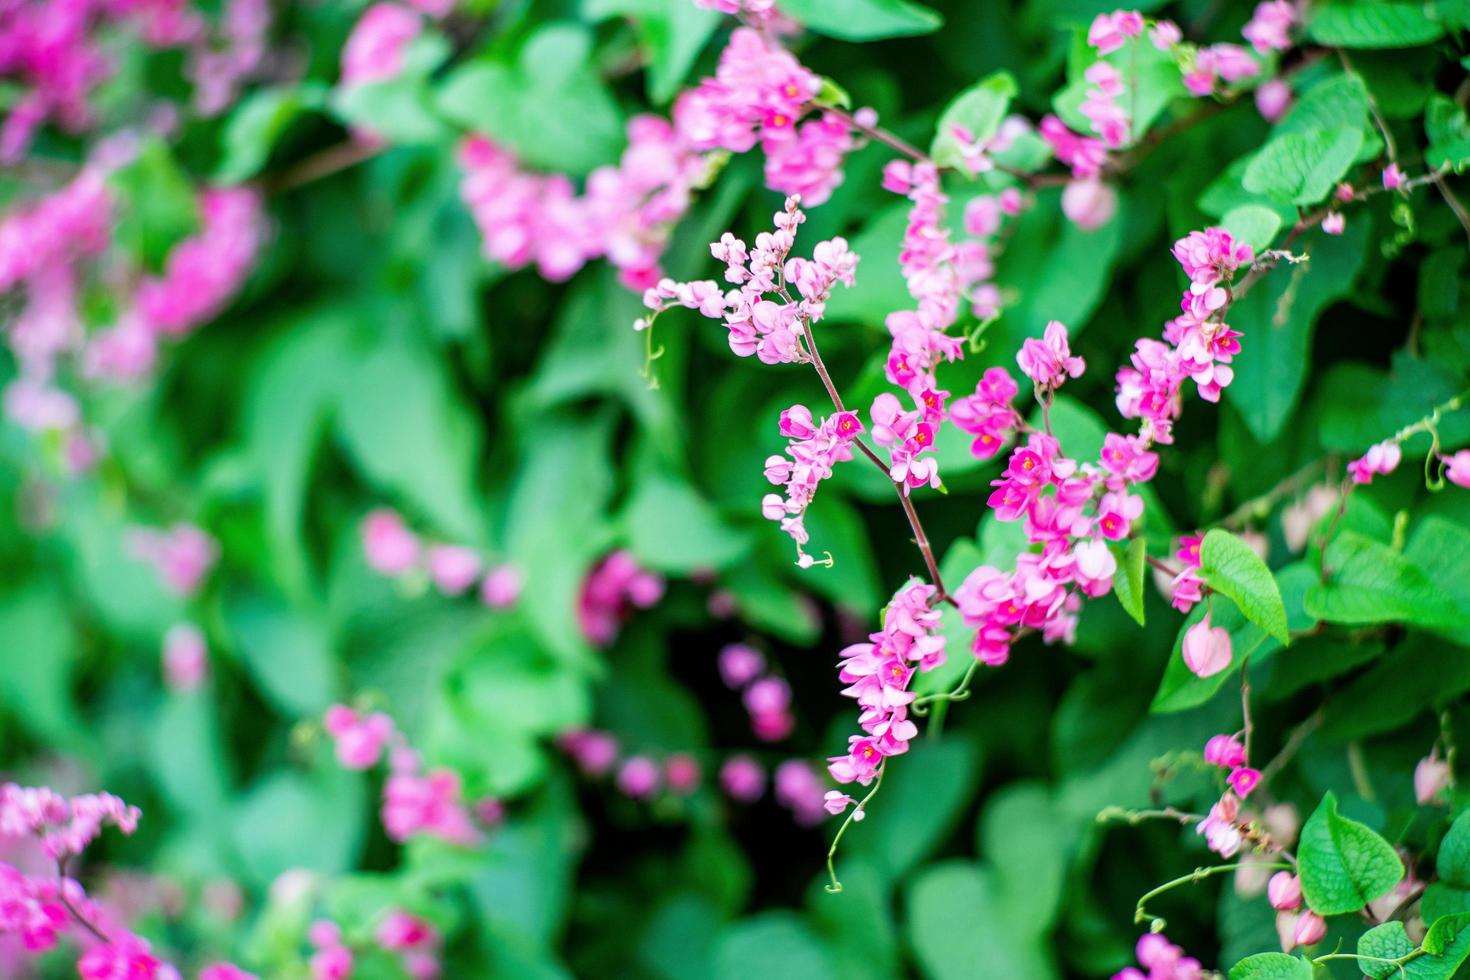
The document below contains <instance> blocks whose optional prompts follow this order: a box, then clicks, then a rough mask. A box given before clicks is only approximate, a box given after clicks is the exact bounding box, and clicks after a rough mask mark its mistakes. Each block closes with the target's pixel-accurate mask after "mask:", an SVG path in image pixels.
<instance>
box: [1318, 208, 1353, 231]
mask: <svg viewBox="0 0 1470 980" xmlns="http://www.w3.org/2000/svg"><path fill="white" fill-rule="evenodd" d="M1346 229H1347V218H1346V216H1344V215H1343V213H1342V212H1341V211H1333V212H1332V213H1331V214H1329V215H1328V216H1327V217H1325V218H1323V219H1322V231H1323V232H1324V233H1326V234H1328V235H1341V234H1342V233H1343V232H1344V231H1345V230H1346Z"/></svg>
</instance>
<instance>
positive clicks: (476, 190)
mask: <svg viewBox="0 0 1470 980" xmlns="http://www.w3.org/2000/svg"><path fill="white" fill-rule="evenodd" d="M627 132H628V147H627V149H625V150H624V151H623V156H622V159H621V161H620V162H619V164H618V165H617V166H616V167H602V168H599V169H597V170H594V171H593V172H592V173H591V174H590V175H589V176H588V178H587V183H586V187H585V189H584V191H583V193H582V194H580V195H579V194H578V193H577V192H576V189H575V188H574V187H573V185H572V183H571V181H570V180H568V179H567V178H566V177H564V176H561V175H539V174H535V173H531V172H529V171H525V170H522V169H521V167H520V165H519V164H518V163H517V161H516V159H515V157H514V156H512V155H511V154H510V152H509V151H507V150H505V149H503V148H501V147H499V146H497V145H496V144H495V143H494V142H492V141H491V140H490V139H489V138H487V137H484V136H471V137H469V138H468V139H466V140H465V141H464V142H463V143H462V144H461V146H460V150H459V163H460V166H461V167H462V168H463V169H464V171H465V178H464V181H463V183H462V184H461V187H460V193H461V196H462V197H463V198H464V201H465V203H466V204H467V205H468V206H469V209H470V214H471V215H472V216H473V217H474V219H475V223H476V224H477V225H478V226H479V228H480V234H481V235H482V236H483V238H484V251H485V256H486V258H488V259H491V260H492V261H496V262H499V263H501V264H503V265H505V266H506V267H507V268H510V269H521V268H524V267H525V266H528V265H531V264H533V263H534V264H535V265H536V267H537V271H538V272H539V273H540V274H541V276H542V277H543V278H545V279H548V280H551V281H552V282H561V281H563V280H565V279H568V278H570V277H571V276H572V275H573V274H574V273H576V272H577V271H578V270H579V269H581V268H582V266H583V265H585V264H586V263H587V262H589V261H591V260H592V259H595V258H600V257H605V258H606V259H607V260H608V261H609V262H611V263H612V264H613V265H614V266H616V267H617V269H618V270H619V275H620V278H621V280H622V282H623V283H624V284H625V285H627V286H628V287H629V288H630V289H646V288H648V287H650V286H651V285H653V283H654V282H656V281H657V280H658V277H659V259H660V257H661V256H662V254H663V251H664V249H665V248H666V247H667V245H668V237H669V234H670V233H671V232H672V229H673V226H674V224H675V223H676V222H677V221H678V220H679V219H680V218H682V217H683V216H684V214H685V212H686V211H688V209H689V205H690V201H691V196H692V193H693V191H694V189H695V188H697V187H698V186H700V185H701V184H702V183H703V182H704V181H705V180H706V178H707V177H708V174H709V169H710V165H709V162H708V161H707V160H706V159H705V157H704V156H703V155H702V154H699V153H696V152H694V151H693V150H691V149H690V147H689V146H688V143H687V141H686V140H684V139H683V138H682V137H681V135H680V134H679V133H678V132H676V131H675V129H674V127H673V126H671V125H670V124H669V122H668V121H667V120H665V119H660V118H658V117H657V116H638V117H636V118H634V119H632V120H630V121H629V122H628V130H627Z"/></svg>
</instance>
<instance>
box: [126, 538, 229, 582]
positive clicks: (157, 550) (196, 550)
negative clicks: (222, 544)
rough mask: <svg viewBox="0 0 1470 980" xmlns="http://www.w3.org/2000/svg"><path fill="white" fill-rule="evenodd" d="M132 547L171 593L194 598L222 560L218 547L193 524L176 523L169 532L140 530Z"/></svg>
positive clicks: (212, 539)
mask: <svg viewBox="0 0 1470 980" xmlns="http://www.w3.org/2000/svg"><path fill="white" fill-rule="evenodd" d="M129 545H130V548H131V551H132V553H133V555H134V556H136V557H138V558H141V559H143V560H144V561H147V562H149V563H150V564H152V565H153V566H154V567H155V568H156V569H157V570H158V574H159V576H160V577H161V578H162V579H163V584H164V585H165V586H166V587H167V588H168V589H169V591H171V592H173V593H175V594H176V595H181V596H185V597H188V596H192V595H194V593H195V592H197V591H198V590H199V586H200V585H201V584H202V583H203V581H204V578H205V576H207V575H208V574H209V570H210V569H211V568H213V567H214V563H215V562H216V561H218V560H219V545H218V544H217V543H216V542H215V540H214V538H212V537H211V536H210V535H209V534H207V533H206V532H205V531H203V530H201V529H200V528H198V527H195V526H194V525H192V524H175V525H174V526H173V527H171V528H169V529H168V530H167V531H154V530H147V529H137V530H134V531H133V532H132V534H131V535H130V539H129Z"/></svg>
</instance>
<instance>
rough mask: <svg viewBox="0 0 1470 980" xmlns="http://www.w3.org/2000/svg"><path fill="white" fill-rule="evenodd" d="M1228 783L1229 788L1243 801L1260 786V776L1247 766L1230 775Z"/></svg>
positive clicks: (1256, 771)
mask: <svg viewBox="0 0 1470 980" xmlns="http://www.w3.org/2000/svg"><path fill="white" fill-rule="evenodd" d="M1229 782H1230V788H1231V789H1232V790H1234V791H1235V795H1236V796H1238V797H1240V798H1241V799H1242V800H1243V799H1245V798H1246V797H1247V796H1250V795H1251V791H1252V790H1254V789H1255V788H1256V787H1257V786H1259V785H1260V782H1261V774H1260V772H1259V771H1258V770H1255V769H1251V768H1250V767H1248V766H1240V767H1239V768H1237V769H1235V770H1234V771H1233V772H1231V773H1230V776H1229Z"/></svg>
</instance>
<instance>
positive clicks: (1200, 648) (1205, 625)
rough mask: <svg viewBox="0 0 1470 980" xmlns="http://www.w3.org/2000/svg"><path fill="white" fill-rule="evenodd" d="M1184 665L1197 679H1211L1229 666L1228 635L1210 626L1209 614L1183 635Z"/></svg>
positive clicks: (1229, 649)
mask: <svg viewBox="0 0 1470 980" xmlns="http://www.w3.org/2000/svg"><path fill="white" fill-rule="evenodd" d="M1183 653H1184V663H1185V665H1186V666H1188V667H1189V669H1190V670H1191V671H1193V672H1194V673H1195V675H1196V676H1199V677H1212V676H1214V675H1215V674H1218V673H1220V671H1222V670H1224V669H1225V668H1226V667H1229V666H1230V660H1231V657H1232V651H1231V647H1230V633H1229V631H1228V630H1226V629H1225V628H1224V627H1223V626H1215V627H1211V626H1210V616H1209V613H1206V614H1205V618H1204V619H1202V620H1200V621H1199V622H1197V623H1195V624H1194V625H1193V626H1191V627H1190V628H1189V632H1187V633H1185V634H1184V645H1183Z"/></svg>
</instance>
